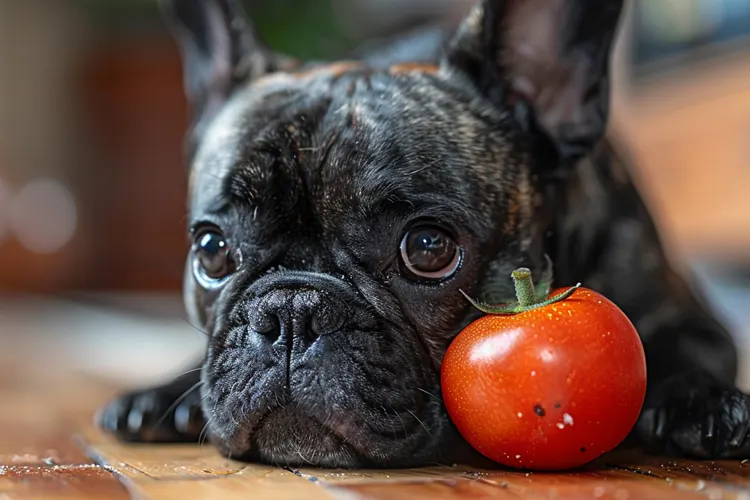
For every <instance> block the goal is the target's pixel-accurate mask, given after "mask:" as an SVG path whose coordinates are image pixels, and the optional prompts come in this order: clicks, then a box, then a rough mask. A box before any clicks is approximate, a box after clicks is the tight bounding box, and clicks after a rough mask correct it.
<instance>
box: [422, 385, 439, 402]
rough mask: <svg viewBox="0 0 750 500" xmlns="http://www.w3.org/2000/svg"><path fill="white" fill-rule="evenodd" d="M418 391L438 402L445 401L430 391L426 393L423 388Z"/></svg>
mask: <svg viewBox="0 0 750 500" xmlns="http://www.w3.org/2000/svg"><path fill="white" fill-rule="evenodd" d="M417 390H418V391H420V392H423V393H425V394H427V395H428V396H430V397H432V398H435V399H437V400H438V401H442V400H443V398H441V397H438V396H435V395H434V394H433V393H431V392H429V391H426V390H424V389H422V388H421V387H417Z"/></svg>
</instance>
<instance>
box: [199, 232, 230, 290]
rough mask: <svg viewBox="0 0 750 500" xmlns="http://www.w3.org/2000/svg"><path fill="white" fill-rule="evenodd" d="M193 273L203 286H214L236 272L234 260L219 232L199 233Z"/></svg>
mask: <svg viewBox="0 0 750 500" xmlns="http://www.w3.org/2000/svg"><path fill="white" fill-rule="evenodd" d="M193 253H194V255H195V259H194V265H193V271H194V273H195V276H196V278H198V280H199V281H200V282H201V284H203V285H209V286H210V285H213V284H215V283H217V282H218V281H220V280H221V279H222V278H225V277H227V276H229V275H230V274H232V273H233V272H234V271H235V264H234V259H233V258H232V253H231V251H230V249H229V245H227V241H226V239H225V238H224V236H223V235H222V234H221V233H220V232H218V230H209V231H202V232H200V233H198V235H197V236H196V238H195V242H194V243H193Z"/></svg>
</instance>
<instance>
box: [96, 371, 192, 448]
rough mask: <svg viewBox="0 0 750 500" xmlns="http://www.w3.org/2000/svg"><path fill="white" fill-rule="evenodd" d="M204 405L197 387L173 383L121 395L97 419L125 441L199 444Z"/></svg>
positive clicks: (105, 427) (105, 429) (108, 430)
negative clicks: (179, 385) (178, 385)
mask: <svg viewBox="0 0 750 500" xmlns="http://www.w3.org/2000/svg"><path fill="white" fill-rule="evenodd" d="M200 403H201V395H200V391H199V390H198V388H197V387H195V386H193V387H192V388H190V387H188V388H187V389H183V388H182V387H176V384H171V385H166V386H161V387H156V388H153V389H149V390H146V391H139V392H132V393H130V394H125V395H123V396H120V397H118V398H117V399H115V400H113V401H111V402H110V403H109V404H107V405H106V406H105V407H104V408H103V409H102V410H101V411H100V412H99V414H98V415H97V417H96V420H97V425H98V426H99V427H100V428H102V429H103V430H104V431H106V432H109V433H111V434H114V435H115V436H116V437H117V438H118V439H121V440H123V441H128V442H139V443H184V442H196V441H198V440H199V439H200V434H201V432H203V429H204V426H205V420H204V418H203V412H202V410H201V405H200Z"/></svg>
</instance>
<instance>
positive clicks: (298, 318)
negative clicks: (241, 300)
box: [248, 288, 345, 342]
mask: <svg viewBox="0 0 750 500" xmlns="http://www.w3.org/2000/svg"><path fill="white" fill-rule="evenodd" d="M248 312H249V314H248V316H249V318H250V327H251V328H252V329H253V330H254V331H255V332H257V333H259V334H262V335H265V336H266V337H267V338H268V339H269V340H271V341H272V342H273V341H276V340H277V339H278V338H279V337H281V336H282V335H283V334H287V335H289V334H291V335H292V337H293V338H297V339H305V340H308V341H311V340H314V339H315V338H317V337H319V336H321V335H328V334H331V333H334V332H336V331H337V330H339V329H341V327H342V326H343V324H344V318H345V311H344V305H343V303H341V302H340V301H339V300H338V299H337V298H335V297H333V296H332V295H330V294H329V293H327V292H324V291H322V290H317V289H304V288H303V289H301V290H299V289H294V288H279V289H274V290H270V291H268V292H267V293H265V294H264V295H262V296H261V297H258V298H257V299H255V300H253V301H252V302H251V304H249V311H248Z"/></svg>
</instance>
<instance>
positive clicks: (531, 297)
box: [510, 267, 537, 307]
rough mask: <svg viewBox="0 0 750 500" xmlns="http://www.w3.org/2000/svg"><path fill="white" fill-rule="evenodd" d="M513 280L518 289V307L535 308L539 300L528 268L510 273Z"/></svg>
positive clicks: (521, 268)
mask: <svg viewBox="0 0 750 500" xmlns="http://www.w3.org/2000/svg"><path fill="white" fill-rule="evenodd" d="M510 276H511V278H513V285H514V286H515V288H516V298H517V299H518V305H520V306H521V307H529V306H533V305H534V304H535V303H536V302H537V300H536V297H535V295H536V294H535V292H534V280H533V279H532V278H531V271H530V270H529V268H527V267H520V268H518V269H516V270H515V271H513V272H512V273H510Z"/></svg>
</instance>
